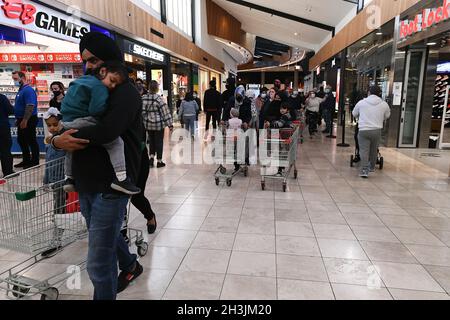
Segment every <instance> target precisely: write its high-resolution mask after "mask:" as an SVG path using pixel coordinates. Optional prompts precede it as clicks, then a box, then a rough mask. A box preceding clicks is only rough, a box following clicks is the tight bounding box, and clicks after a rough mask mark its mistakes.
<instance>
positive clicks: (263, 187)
mask: <svg viewBox="0 0 450 320" xmlns="http://www.w3.org/2000/svg"><path fill="white" fill-rule="evenodd" d="M261 189H262V190H263V191H264V190H266V183H265V182H264V181H263V182H261Z"/></svg>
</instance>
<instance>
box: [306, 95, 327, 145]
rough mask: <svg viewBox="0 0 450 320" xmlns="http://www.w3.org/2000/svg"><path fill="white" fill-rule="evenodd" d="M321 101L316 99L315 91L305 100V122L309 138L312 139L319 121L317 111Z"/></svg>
mask: <svg viewBox="0 0 450 320" xmlns="http://www.w3.org/2000/svg"><path fill="white" fill-rule="evenodd" d="M322 101H323V100H322V99H320V98H319V97H317V95H316V92H315V91H311V92H310V93H309V97H308V98H307V99H306V102H305V106H306V122H307V123H308V129H309V136H310V138H311V139H312V138H313V137H314V134H315V133H316V132H317V130H318V129H317V126H318V122H319V119H320V115H319V110H320V104H321V103H322Z"/></svg>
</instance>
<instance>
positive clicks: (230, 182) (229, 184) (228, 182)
mask: <svg viewBox="0 0 450 320" xmlns="http://www.w3.org/2000/svg"><path fill="white" fill-rule="evenodd" d="M232 183H233V182H232V181H231V179H227V186H228V187H231V184H232Z"/></svg>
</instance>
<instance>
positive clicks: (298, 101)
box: [288, 90, 302, 120]
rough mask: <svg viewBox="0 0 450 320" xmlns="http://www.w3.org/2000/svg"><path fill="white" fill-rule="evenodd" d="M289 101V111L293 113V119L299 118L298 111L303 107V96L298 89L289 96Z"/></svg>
mask: <svg viewBox="0 0 450 320" xmlns="http://www.w3.org/2000/svg"><path fill="white" fill-rule="evenodd" d="M288 103H289V112H290V114H291V117H292V119H294V120H297V118H298V116H297V115H298V113H299V112H300V109H301V108H302V98H301V97H300V95H299V92H298V90H294V91H293V92H292V94H291V95H290V96H289V98H288Z"/></svg>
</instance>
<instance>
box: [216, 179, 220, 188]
mask: <svg viewBox="0 0 450 320" xmlns="http://www.w3.org/2000/svg"><path fill="white" fill-rule="evenodd" d="M219 184H220V179H219V178H216V186H218V185H219Z"/></svg>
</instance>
